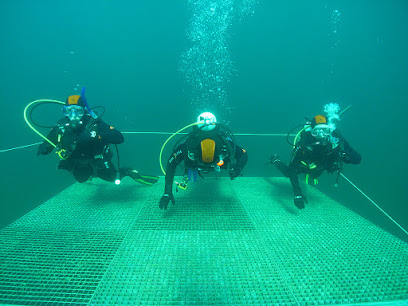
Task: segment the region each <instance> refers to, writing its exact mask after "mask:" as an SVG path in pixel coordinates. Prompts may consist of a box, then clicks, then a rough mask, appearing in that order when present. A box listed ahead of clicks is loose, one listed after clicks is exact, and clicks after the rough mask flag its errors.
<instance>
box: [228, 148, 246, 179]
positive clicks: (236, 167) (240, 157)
mask: <svg viewBox="0 0 408 306" xmlns="http://www.w3.org/2000/svg"><path fill="white" fill-rule="evenodd" d="M247 162H248V154H247V152H246V151H245V150H244V149H242V148H241V147H239V146H235V158H234V162H233V163H231V164H230V167H229V174H230V178H231V179H234V178H236V177H237V176H239V175H240V174H241V171H242V169H243V168H244V166H245V165H246V163H247Z"/></svg>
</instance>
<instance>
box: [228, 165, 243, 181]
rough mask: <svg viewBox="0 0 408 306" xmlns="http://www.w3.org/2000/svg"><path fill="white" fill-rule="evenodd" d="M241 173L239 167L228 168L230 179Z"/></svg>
mask: <svg viewBox="0 0 408 306" xmlns="http://www.w3.org/2000/svg"><path fill="white" fill-rule="evenodd" d="M240 173H241V169H240V168H239V167H232V168H230V169H229V176H230V178H231V180H233V179H234V178H236V177H237V176H239V175H240Z"/></svg>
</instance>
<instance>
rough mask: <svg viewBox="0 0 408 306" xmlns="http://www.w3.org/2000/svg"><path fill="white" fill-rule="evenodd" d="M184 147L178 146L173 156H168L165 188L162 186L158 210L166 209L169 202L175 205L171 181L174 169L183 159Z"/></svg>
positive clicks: (182, 145)
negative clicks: (162, 190) (162, 192)
mask: <svg viewBox="0 0 408 306" xmlns="http://www.w3.org/2000/svg"><path fill="white" fill-rule="evenodd" d="M183 148H184V149H185V145H184V143H183V144H181V145H179V146H178V147H177V148H176V150H175V151H174V152H173V154H172V155H171V156H170V158H169V160H168V162H167V169H166V178H165V186H164V194H163V195H162V197H161V198H160V203H159V207H160V209H167V206H168V204H169V202H170V201H171V202H172V203H173V205H174V204H175V203H176V201H175V199H174V196H173V191H172V189H173V179H174V175H175V173H176V168H177V165H178V163H180V162H181V161H182V160H183V158H184V153H183V152H184V150H183Z"/></svg>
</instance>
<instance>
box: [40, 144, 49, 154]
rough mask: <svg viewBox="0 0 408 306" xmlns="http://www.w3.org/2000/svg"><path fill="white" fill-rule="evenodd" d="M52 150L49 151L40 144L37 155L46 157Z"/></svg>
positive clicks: (44, 145)
mask: <svg viewBox="0 0 408 306" xmlns="http://www.w3.org/2000/svg"><path fill="white" fill-rule="evenodd" d="M51 151H52V149H51V150H50V149H49V148H48V146H47V145H46V144H45V143H42V144H40V146H39V147H38V151H37V155H47V154H50V153H51Z"/></svg>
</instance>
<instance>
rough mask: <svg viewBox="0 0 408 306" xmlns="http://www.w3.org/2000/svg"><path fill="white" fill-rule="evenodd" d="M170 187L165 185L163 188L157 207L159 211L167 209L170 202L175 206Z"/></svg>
mask: <svg viewBox="0 0 408 306" xmlns="http://www.w3.org/2000/svg"><path fill="white" fill-rule="evenodd" d="M171 189H172V185H165V187H164V194H163V195H162V197H161V199H160V204H159V207H160V209H167V205H169V202H170V201H171V202H172V203H173V205H174V204H176V201H175V200H174V196H173V192H172V191H171Z"/></svg>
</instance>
